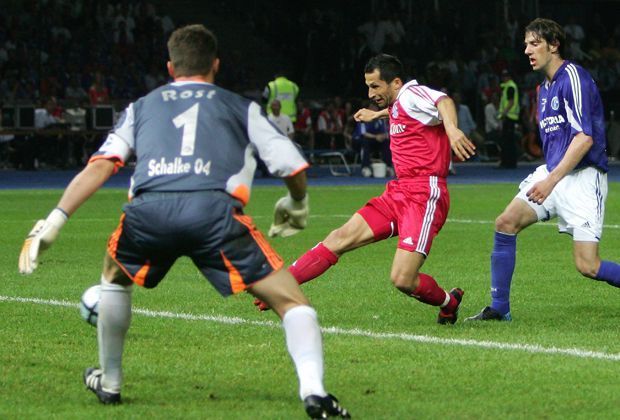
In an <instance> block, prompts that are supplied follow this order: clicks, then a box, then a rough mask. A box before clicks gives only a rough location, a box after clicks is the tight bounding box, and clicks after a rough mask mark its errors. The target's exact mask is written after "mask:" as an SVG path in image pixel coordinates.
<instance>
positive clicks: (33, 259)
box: [19, 208, 68, 274]
mask: <svg viewBox="0 0 620 420" xmlns="http://www.w3.org/2000/svg"><path fill="white" fill-rule="evenodd" d="M67 218H68V216H67V213H65V212H64V211H63V210H61V209H60V208H55V209H54V210H52V212H51V213H50V214H49V216H47V219H45V220H39V221H37V223H36V224H35V225H34V227H33V228H32V230H31V231H30V233H29V234H28V237H27V238H26V240H25V241H24V245H23V246H22V250H21V253H20V254H19V272H20V273H22V274H32V272H33V271H34V270H35V269H36V268H37V264H38V259H39V254H40V253H41V252H42V251H44V250H46V249H47V248H49V247H50V246H51V245H52V243H53V242H54V241H55V240H56V238H57V237H58V234H59V233H60V229H61V228H62V227H63V226H64V224H65V222H66V221H67Z"/></svg>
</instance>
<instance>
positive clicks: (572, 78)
mask: <svg viewBox="0 0 620 420" xmlns="http://www.w3.org/2000/svg"><path fill="white" fill-rule="evenodd" d="M565 39H566V37H565V35H564V31H563V29H562V27H561V26H560V25H558V24H557V23H556V22H554V21H552V20H549V19H535V20H534V21H532V22H531V23H530V24H529V25H528V26H527V27H526V28H525V54H526V55H527V56H528V58H529V61H530V65H531V66H532V68H533V69H534V70H536V71H540V72H541V73H542V74H543V75H544V76H545V79H544V81H543V82H542V84H541V85H540V86H539V88H538V125H539V131H540V136H541V138H542V144H543V150H544V155H545V162H546V164H544V165H542V166H539V167H538V168H536V170H535V171H534V172H533V173H532V174H530V175H529V176H528V177H527V178H526V179H525V180H524V181H523V182H521V185H520V186H519V190H520V191H519V193H518V194H517V195H516V197H515V198H514V199H513V200H512V202H511V203H510V204H509V205H508V207H506V209H505V210H504V211H503V212H502V214H500V215H499V217H498V218H497V219H496V220H495V241H494V246H493V252H492V254H491V305H490V306H487V307H486V308H484V309H483V310H482V312H480V313H479V314H478V315H475V316H473V317H470V318H468V319H467V320H471V321H486V320H500V321H509V320H511V315H510V300H509V296H510V283H511V281H512V276H513V273H514V268H515V252H516V243H517V234H518V233H519V232H521V231H522V230H523V229H525V228H527V227H528V226H530V225H532V224H534V223H536V222H538V221H544V220H549V219H551V218H554V217H557V218H558V228H559V231H560V232H561V233H568V234H569V235H571V236H572V237H573V256H574V259H575V266H576V267H577V270H578V271H579V272H580V273H581V274H583V275H584V276H586V277H588V278H591V279H593V280H600V281H605V282H607V283H608V284H610V285H612V286H615V287H620V265H619V264H617V263H615V262H611V261H602V260H601V258H600V257H599V241H600V239H601V234H602V231H603V219H604V216H605V199H606V197H607V155H606V150H605V147H606V139H605V121H604V113H603V104H602V103H601V97H600V94H599V91H598V88H597V87H596V84H595V82H594V81H593V80H592V77H591V76H590V74H589V73H588V72H587V71H586V70H585V69H584V68H583V67H581V66H579V65H577V64H575V63H573V62H570V61H568V60H564V59H563V58H562V50H563V48H564V45H565Z"/></svg>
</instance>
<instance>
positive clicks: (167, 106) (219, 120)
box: [91, 82, 308, 204]
mask: <svg viewBox="0 0 620 420" xmlns="http://www.w3.org/2000/svg"><path fill="white" fill-rule="evenodd" d="M255 154H258V155H259V156H260V157H261V159H262V160H263V161H264V162H265V164H266V165H267V168H268V169H269V171H270V172H271V173H273V174H274V175H277V176H282V177H286V176H291V175H293V174H295V173H297V172H299V171H301V170H303V169H305V168H306V167H307V166H308V164H307V163H306V161H305V159H304V158H303V156H302V155H301V154H300V152H299V151H298V150H297V148H296V147H295V145H294V144H293V143H292V142H291V140H290V139H289V138H288V137H286V136H284V135H282V133H280V131H279V130H278V129H277V128H275V126H274V125H273V124H271V123H270V122H269V121H268V120H267V117H266V116H265V114H264V113H263V112H262V111H261V108H260V106H259V105H258V104H257V103H255V102H252V101H250V100H248V99H245V98H243V97H241V96H239V95H236V94H234V93H232V92H229V91H227V90H225V89H222V88H220V87H217V86H215V85H212V84H209V83H200V82H174V83H170V84H167V85H165V86H162V87H159V88H157V89H155V90H154V91H152V92H151V93H149V94H148V95H146V96H144V97H142V98H140V99H138V100H137V101H136V102H134V103H132V104H130V105H129V106H128V107H127V109H126V110H125V113H124V114H123V116H122V117H121V119H120V120H119V122H118V123H117V124H116V126H115V127H114V129H113V130H112V131H111V132H110V134H109V135H108V137H107V139H106V141H105V143H104V144H103V145H102V146H101V148H100V149H99V150H98V151H97V152H96V153H95V154H94V155H93V157H92V158H91V161H92V160H96V159H102V158H103V159H111V160H115V161H116V162H118V163H119V164H120V165H123V164H124V163H125V162H126V161H127V159H128V158H129V157H130V156H131V155H135V156H136V168H135V171H134V175H133V177H132V186H131V190H130V196H133V195H138V194H140V193H142V192H149V191H157V192H164V191H169V192H180V191H202V190H223V191H226V192H227V193H229V194H230V195H232V196H233V197H235V198H237V199H238V200H240V201H241V202H242V203H243V204H247V202H248V201H249V198H250V191H251V187H252V179H253V177H254V170H255V168H256V160H255Z"/></svg>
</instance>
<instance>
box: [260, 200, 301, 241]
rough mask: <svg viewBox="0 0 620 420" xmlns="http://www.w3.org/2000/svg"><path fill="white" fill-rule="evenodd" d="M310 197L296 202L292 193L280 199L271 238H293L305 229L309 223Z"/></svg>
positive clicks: (270, 230)
mask: <svg viewBox="0 0 620 420" xmlns="http://www.w3.org/2000/svg"><path fill="white" fill-rule="evenodd" d="M309 212H310V208H309V207H308V195H307V194H306V196H305V197H304V198H303V199H302V200H299V201H297V200H294V199H293V197H291V195H290V193H289V194H287V195H286V196H285V197H282V198H280V199H279V200H278V201H277V202H276V205H275V207H274V213H273V223H272V224H271V227H270V228H269V236H270V237H274V236H282V237H283V238H285V237H287V236H292V235H295V234H296V233H298V232H299V231H301V230H302V229H304V228H305V227H306V225H307V223H308V214H309Z"/></svg>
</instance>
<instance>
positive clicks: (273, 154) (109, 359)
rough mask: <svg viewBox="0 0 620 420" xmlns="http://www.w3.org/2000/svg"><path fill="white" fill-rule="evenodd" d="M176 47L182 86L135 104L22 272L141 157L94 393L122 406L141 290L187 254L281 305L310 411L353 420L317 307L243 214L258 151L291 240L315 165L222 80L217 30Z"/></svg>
mask: <svg viewBox="0 0 620 420" xmlns="http://www.w3.org/2000/svg"><path fill="white" fill-rule="evenodd" d="M168 51H169V57H170V61H169V62H168V72H169V73H170V76H171V77H172V78H173V79H174V82H172V83H169V84H167V85H164V86H161V87H159V88H157V89H155V90H154V91H152V92H151V93H149V94H148V95H146V96H144V97H142V98H140V99H139V100H137V101H136V102H134V103H131V104H130V105H129V106H128V107H127V108H126V110H125V113H124V114H123V116H122V117H121V118H120V120H119V121H118V123H117V124H116V126H115V128H114V129H113V130H112V131H111V132H110V134H109V135H108V137H107V139H106V141H105V143H104V144H103V145H102V146H101V148H100V149H99V150H98V151H97V152H96V153H95V154H94V155H93V156H92V158H91V159H90V162H89V164H88V165H87V166H86V168H85V169H84V170H82V172H80V173H79V174H78V175H77V176H76V177H75V178H74V179H73V180H72V181H71V183H70V184H69V186H68V187H67V189H66V190H65V192H64V194H63V196H62V198H61V200H60V202H59V203H58V206H57V207H56V208H55V209H54V210H52V212H51V213H50V215H49V216H48V217H47V219H46V220H41V221H39V222H37V224H36V225H35V227H34V228H33V230H32V231H31V232H30V235H28V238H27V239H26V241H25V243H24V246H23V248H22V252H21V255H20V257H19V270H20V272H21V273H24V274H30V273H32V272H33V270H35V269H36V268H37V263H38V259H39V254H40V253H41V251H43V250H44V249H46V248H48V247H49V246H50V245H51V244H52V243H53V242H54V240H55V239H56V237H57V236H58V233H59V231H60V229H61V228H62V227H63V225H64V224H65V222H66V221H67V219H68V218H69V217H70V216H71V215H72V214H73V213H74V212H75V211H76V210H77V209H78V207H80V205H82V204H83V203H84V202H85V201H86V200H87V199H88V198H89V197H90V196H91V195H92V194H93V193H95V192H96V191H97V190H98V189H99V188H100V187H101V186H102V185H103V184H104V183H105V182H106V180H107V179H108V178H109V177H110V176H111V175H112V174H113V173H115V172H116V170H117V168H118V167H120V166H123V165H124V164H125V162H127V160H128V159H129V158H130V157H131V156H132V155H135V156H136V167H135V171H134V174H133V177H132V183H131V190H130V197H132V199H131V201H130V202H129V203H128V204H126V205H125V206H124V208H123V214H122V216H121V218H120V223H119V225H118V228H117V229H116V230H115V231H114V233H113V234H112V235H111V236H110V239H109V240H108V247H107V254H106V256H105V260H104V266H103V273H102V277H101V298H100V301H99V317H98V324H97V330H98V331H97V332H98V334H97V335H98V343H99V362H100V367H99V368H94V367H93V368H87V369H86V370H85V372H84V377H83V379H84V383H85V385H86V387H87V388H88V389H89V390H91V391H92V392H94V393H95V394H96V395H97V397H98V399H99V401H100V402H102V403H104V404H117V403H120V402H121V385H122V366H121V359H122V354H123V346H124V342H125V336H126V333H127V331H128V329H129V324H130V321H131V294H132V284H133V283H136V284H137V285H139V286H143V287H146V288H154V287H156V286H157V285H158V284H159V282H160V281H161V280H162V279H163V278H164V276H165V275H166V273H167V272H168V270H169V269H170V268H171V267H172V265H173V264H174V262H175V261H176V259H177V258H178V257H180V256H188V257H189V258H191V259H192V261H193V262H194V264H195V265H196V266H197V267H198V269H199V270H200V271H201V272H202V274H203V275H204V276H205V277H207V278H208V280H209V281H210V282H211V284H212V285H213V286H214V287H215V288H216V289H217V290H218V291H219V292H220V293H221V294H222V295H224V296H227V295H230V294H233V293H239V292H243V291H248V292H250V293H251V294H252V295H254V296H255V297H257V298H260V299H261V300H264V301H265V302H267V303H268V304H269V305H270V306H271V307H273V308H274V310H275V312H276V313H277V314H278V316H279V317H280V318H281V319H282V326H283V328H284V332H285V336H286V344H287V348H288V350H289V353H290V355H291V358H292V360H293V363H294V364H295V367H296V371H297V374H298V378H299V395H300V397H301V399H302V400H303V402H304V407H305V410H306V412H307V414H308V415H309V416H310V417H312V418H326V417H327V416H332V415H334V416H339V417H348V413H347V411H346V410H345V409H344V408H342V407H341V406H340V405H339V404H338V401H337V399H336V398H334V397H333V396H332V395H330V394H328V393H327V392H326V390H325V388H324V386H323V347H322V340H321V331H320V328H319V324H318V322H317V315H316V312H315V310H314V309H313V308H312V307H311V306H310V304H309V303H308V300H307V299H306V297H305V296H304V295H303V293H302V292H301V290H300V288H299V286H298V285H297V283H296V282H295V279H294V278H293V276H292V275H291V274H290V273H289V272H288V271H287V270H285V269H283V262H282V259H281V258H280V256H279V255H278V254H277V253H276V252H275V250H274V249H273V248H271V246H270V245H269V243H267V241H266V240H265V238H264V237H263V235H262V234H261V233H260V232H259V231H258V230H257V228H256V227H255V226H254V223H253V222H252V219H251V218H250V216H248V215H245V214H244V213H243V206H244V205H246V204H247V202H248V200H249V199H250V191H251V185H252V178H253V175H254V170H255V168H256V160H255V157H254V154H255V152H258V154H259V155H260V157H261V159H262V160H263V161H264V162H265V163H266V164H267V167H268V169H269V171H270V172H271V173H273V174H274V175H277V176H280V177H283V178H285V182H286V185H287V187H288V189H289V192H290V193H289V195H287V196H286V197H284V198H282V199H281V200H279V201H278V203H277V205H276V220H274V226H273V227H272V229H271V230H272V235H290V234H293V233H295V232H296V231H298V230H299V229H302V228H303V227H305V221H306V217H307V214H308V209H307V197H306V175H305V169H306V168H307V167H308V164H307V162H306V161H305V160H304V158H303V157H302V156H301V154H300V153H299V151H298V150H297V148H296V147H295V146H294V144H293V143H292V142H291V141H290V139H289V138H288V137H286V136H284V135H282V134H281V133H280V132H279V131H278V130H277V129H276V128H275V127H274V126H273V125H271V124H270V123H269V121H268V120H267V118H266V116H265V115H264V114H263V113H262V111H261V109H260V106H259V105H258V104H257V103H255V102H252V101H249V100H247V99H244V98H242V97H241V96H238V95H236V94H234V93H232V92H229V91H227V90H225V89H222V88H219V87H217V86H216V85H214V84H213V83H214V80H215V74H216V73H217V71H218V69H219V63H220V62H219V59H218V58H217V56H216V52H217V42H216V39H215V37H214V35H213V34H212V33H211V32H210V31H209V30H208V29H206V28H205V27H204V26H202V25H190V26H186V27H183V28H180V29H177V30H176V31H174V32H173V34H172V35H171V37H170V40H169V41H168Z"/></svg>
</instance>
